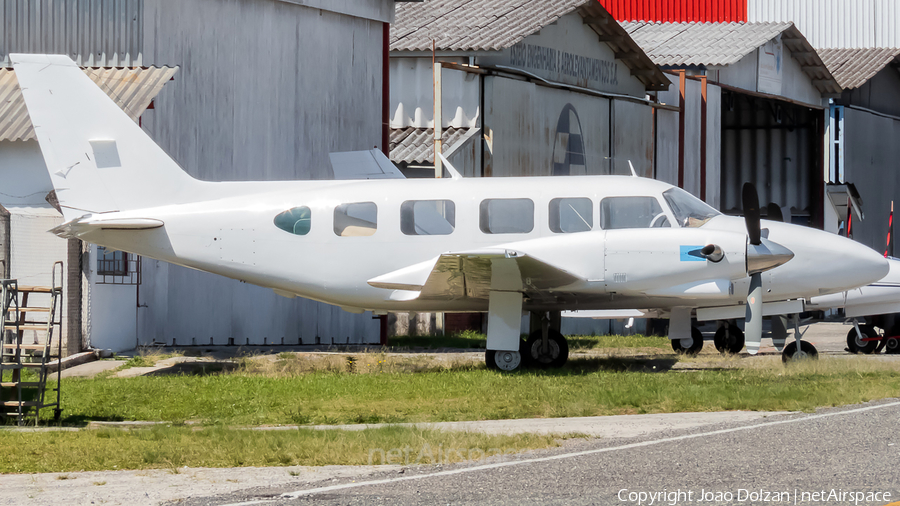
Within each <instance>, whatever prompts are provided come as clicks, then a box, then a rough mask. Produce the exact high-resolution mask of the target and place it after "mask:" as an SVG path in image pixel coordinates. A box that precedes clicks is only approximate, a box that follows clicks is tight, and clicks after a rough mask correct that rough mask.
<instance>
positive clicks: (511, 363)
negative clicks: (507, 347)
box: [484, 350, 522, 372]
mask: <svg viewBox="0 0 900 506" xmlns="http://www.w3.org/2000/svg"><path fill="white" fill-rule="evenodd" d="M484 361H485V363H486V364H487V366H488V369H495V370H500V371H507V372H509V371H515V370H516V369H518V368H519V366H520V365H522V354H521V353H519V352H518V351H500V350H487V352H486V353H485V354H484Z"/></svg>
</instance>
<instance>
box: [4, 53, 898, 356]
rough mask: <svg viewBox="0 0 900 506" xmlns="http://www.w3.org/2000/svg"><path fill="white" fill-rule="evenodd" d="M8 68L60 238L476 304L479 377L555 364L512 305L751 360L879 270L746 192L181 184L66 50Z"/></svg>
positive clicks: (383, 307) (612, 184)
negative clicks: (732, 208)
mask: <svg viewBox="0 0 900 506" xmlns="http://www.w3.org/2000/svg"><path fill="white" fill-rule="evenodd" d="M11 59H12V61H13V66H14V68H15V71H16V75H17V77H18V80H19V84H20V86H21V88H22V93H23V95H24V97H25V102H26V105H27V108H28V112H29V115H30V116H31V120H32V122H33V123H34V126H35V132H36V134H37V138H38V141H39V142H40V146H41V151H42V152H43V155H44V158H45V161H46V165H47V169H48V171H49V173H50V178H51V180H52V183H53V187H54V188H55V190H56V194H57V198H58V201H59V205H60V207H61V210H62V213H63V216H64V218H65V223H64V224H63V225H61V226H60V227H58V228H56V229H54V232H55V233H57V234H58V235H60V236H62V237H77V238H80V239H83V240H85V241H89V242H92V243H96V244H99V245H103V246H106V247H108V248H112V249H116V250H122V251H127V252H131V253H135V254H140V255H144V256H147V257H150V258H155V259H159V260H165V261H167V262H171V263H174V264H178V265H182V266H186V267H191V268H194V269H200V270H203V271H208V272H213V273H216V274H221V275H223V276H228V277H230V278H234V279H239V280H243V281H246V282H248V283H253V284H256V285H260V286H264V287H269V288H272V289H273V290H275V292H276V293H278V294H280V295H285V296H288V297H293V296H301V297H307V298H310V299H314V300H318V301H323V302H327V303H330V304H335V305H338V306H341V307H343V308H344V309H347V310H348V311H362V310H372V311H375V312H376V313H380V314H384V313H385V312H387V311H425V312H430V311H448V312H452V311H487V312H488V313H489V320H488V336H487V350H488V351H487V353H486V357H485V358H486V362H487V364H488V366H489V367H492V368H499V369H503V370H512V369H516V368H517V367H519V365H520V364H521V363H523V362H526V363H534V364H537V365H542V366H559V365H562V363H563V362H565V360H566V357H567V356H568V346H567V344H566V342H565V339H564V338H563V337H562V336H561V335H559V333H558V332H555V331H552V332H551V331H548V329H547V325H546V324H545V325H544V326H543V327H544V328H543V329H542V330H541V331H537V332H535V333H534V334H532V336H531V337H530V338H529V339H528V340H527V341H523V340H522V339H521V338H520V322H521V316H522V312H523V310H528V311H535V312H546V311H560V310H617V309H635V308H638V309H641V310H644V311H645V312H649V311H653V312H655V313H657V314H659V315H660V316H663V317H669V318H670V332H669V334H670V335H669V337H670V339H672V340H673V346H674V347H675V348H676V349H683V350H686V351H687V350H696V349H699V346H701V345H702V336H700V335H699V332H697V331H696V329H692V328H691V316H692V315H693V314H696V317H697V318H698V319H701V320H708V319H734V318H742V317H745V316H746V317H747V321H746V342H747V347H748V350H749V351H750V352H751V353H755V352H756V351H757V350H758V348H759V342H760V339H761V333H762V328H761V323H762V322H761V320H762V316H763V315H768V314H782V313H798V312H800V311H802V309H803V303H804V300H805V299H807V298H809V297H811V296H814V295H820V294H827V293H837V292H842V291H845V290H848V289H851V288H854V287H857V286H861V285H866V284H868V283H871V282H873V281H876V280H878V279H880V278H882V277H883V276H884V275H885V274H886V273H887V271H888V266H887V262H886V261H885V259H884V258H883V257H882V256H881V255H879V254H878V253H876V252H874V251H873V250H871V249H869V248H867V247H865V246H862V245H860V244H858V243H856V242H853V241H850V240H848V239H845V238H843V237H839V236H837V235H834V234H829V233H826V232H823V231H821V230H815V229H812V228H806V227H800V226H795V225H790V224H785V223H777V222H768V221H767V222H765V223H764V225H765V229H764V230H760V227H761V224H760V219H759V206H758V203H757V202H756V191H755V189H753V188H752V187H745V192H744V197H745V199H744V200H745V204H744V205H745V214H746V215H747V216H746V220H744V219H741V218H737V217H729V216H724V215H722V214H721V213H719V212H718V211H716V210H715V209H713V208H711V207H710V206H708V205H706V204H705V203H703V202H702V201H700V200H699V199H697V198H695V197H693V196H692V195H690V194H689V193H687V192H685V191H683V190H681V189H679V188H676V187H673V186H671V185H668V184H666V183H663V182H660V181H655V180H652V179H644V178H638V177H626V176H565V177H517V178H513V177H510V178H469V179H463V178H460V177H458V174H454V176H453V177H452V178H446V179H427V180H423V179H419V180H415V179H409V180H407V179H374V180H371V179H370V180H357V181H347V180H340V181H281V182H205V181H198V180H196V179H193V178H191V177H190V176H188V175H187V174H186V173H185V172H184V171H183V170H182V169H181V168H180V167H179V166H178V165H177V164H176V163H175V162H174V161H173V160H172V159H171V158H170V157H169V156H168V155H166V153H165V152H164V151H163V150H162V149H161V148H160V147H159V146H157V145H156V144H155V143H154V142H153V141H152V140H151V139H150V138H149V137H148V136H147V135H146V134H145V133H144V132H143V131H142V130H141V128H140V127H139V126H138V125H137V124H135V122H134V121H132V120H131V119H130V118H129V117H128V116H127V115H126V114H125V113H124V112H122V111H121V110H120V109H119V107H118V106H116V104H115V103H114V102H113V101H112V100H110V99H109V98H108V97H107V96H106V94H105V93H103V92H102V91H101V90H100V89H99V88H98V87H97V86H96V85H95V84H94V83H93V82H92V81H91V80H90V79H88V78H87V77H86V76H85V74H84V73H83V72H82V71H81V70H79V69H78V67H76V66H75V64H74V63H73V62H72V60H70V59H69V58H68V57H66V56H49V55H22V54H18V55H16V54H14V55H11ZM363 159H364V160H366V161H365V162H359V163H363V165H362V166H357V171H358V172H359V171H360V170H361V171H362V172H371V173H375V174H380V175H381V177H390V176H391V175H394V176H396V175H397V174H399V171H397V169H396V168H395V167H394V166H393V165H392V164H391V163H390V161H388V160H387V158H386V157H384V155H382V154H381V153H379V152H377V151H369V152H355V153H349V154H346V153H345V154H334V155H332V163H333V164H335V165H341V164H347V163H356V161H359V160H363ZM336 170H337V167H336ZM401 177H402V176H401ZM545 321H546V319H545Z"/></svg>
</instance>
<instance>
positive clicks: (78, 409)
mask: <svg viewBox="0 0 900 506" xmlns="http://www.w3.org/2000/svg"><path fill="white" fill-rule="evenodd" d="M694 360H697V359H694ZM705 360H706V362H707V363H703V364H699V363H698V365H696V366H695V365H694V364H693V363H692V362H691V361H687V362H686V363H684V364H683V366H688V367H692V368H693V369H691V370H688V371H678V370H669V369H670V368H671V367H672V366H674V365H675V364H676V362H677V359H676V358H674V357H667V358H655V359H652V360H651V359H635V358H624V357H620V358H616V357H613V358H574V359H572V360H570V361H569V364H568V365H567V366H566V367H565V368H563V369H559V370H553V371H523V372H519V373H513V374H499V373H496V372H492V371H487V370H485V369H483V367H481V368H471V366H470V369H469V370H466V369H462V370H457V369H452V368H451V369H446V370H442V371H435V372H424V373H405V372H371V373H349V372H312V373H306V374H297V375H292V376H278V377H268V376H263V375H259V374H249V373H246V372H243V373H242V372H236V373H229V374H211V375H191V376H187V375H183V376H153V377H138V378H109V379H67V380H64V382H63V408H64V412H63V423H64V424H67V425H78V424H82V423H85V422H88V421H91V420H150V421H171V422H176V423H179V422H183V421H187V420H195V421H199V422H201V423H203V424H208V425H209V424H226V425H262V424H336V423H375V422H391V423H393V422H432V421H455V420H487V419H503V418H529V417H569V416H591V415H612V414H627V413H663V412H685V411H719V410H803V411H811V410H814V409H815V408H817V407H820V406H835V405H843V404H851V403H857V402H864V401H868V400H871V399H879V398H884V397H890V396H895V395H897V392H898V391H900V370H897V369H895V368H894V367H895V366H894V365H893V364H891V363H883V362H875V361H870V360H866V358H865V357H856V358H850V359H829V358H828V357H823V359H821V360H819V361H817V362H813V363H809V364H801V365H799V366H794V367H787V368H785V367H784V366H783V365H782V364H781V361H780V358H779V357H756V358H754V359H744V360H745V361H746V360H753V361H752V362H747V363H748V364H751V365H750V367H745V368H736V367H734V365H735V363H736V362H740V361H741V359H738V358H733V357H732V358H719V357H717V356H711V357H709V358H706V359H705ZM46 415H47V416H49V415H50V413H49V412H48V413H46Z"/></svg>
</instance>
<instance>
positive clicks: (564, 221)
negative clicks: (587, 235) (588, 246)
mask: <svg viewBox="0 0 900 506" xmlns="http://www.w3.org/2000/svg"><path fill="white" fill-rule="evenodd" d="M592 207H593V204H592V202H591V199H586V198H569V199H553V200H551V201H550V231H551V232H555V233H557V234H571V233H574V232H587V231H588V230H591V229H592V228H594V216H593V214H592V212H591V209H592Z"/></svg>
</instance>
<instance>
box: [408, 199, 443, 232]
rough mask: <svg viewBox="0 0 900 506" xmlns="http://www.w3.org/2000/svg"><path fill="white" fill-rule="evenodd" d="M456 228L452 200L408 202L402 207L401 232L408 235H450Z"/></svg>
mask: <svg viewBox="0 0 900 506" xmlns="http://www.w3.org/2000/svg"><path fill="white" fill-rule="evenodd" d="M455 227H456V205H455V204H454V203H453V201H450V200H407V201H406V202H404V203H403V204H401V205H400V230H401V231H402V232H403V233H404V234H406V235H449V234H452V233H453V230H454V228H455Z"/></svg>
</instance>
